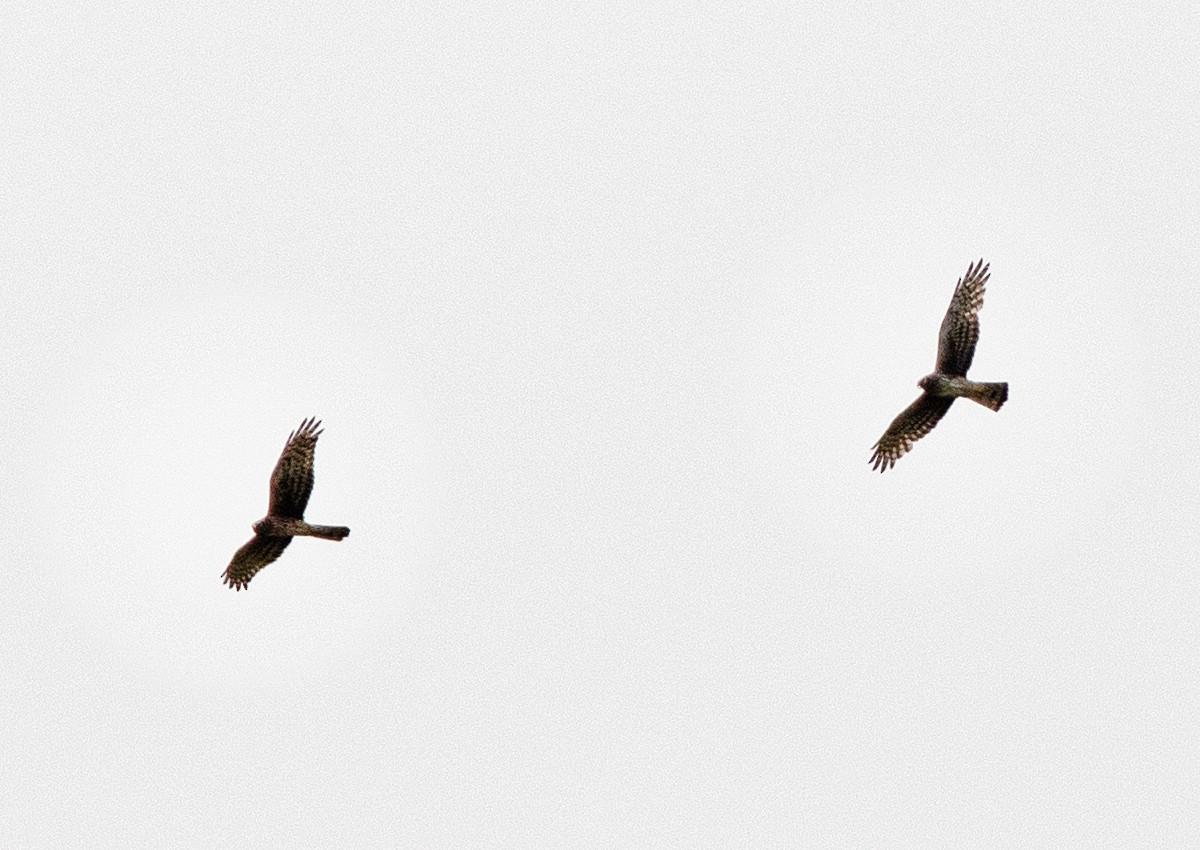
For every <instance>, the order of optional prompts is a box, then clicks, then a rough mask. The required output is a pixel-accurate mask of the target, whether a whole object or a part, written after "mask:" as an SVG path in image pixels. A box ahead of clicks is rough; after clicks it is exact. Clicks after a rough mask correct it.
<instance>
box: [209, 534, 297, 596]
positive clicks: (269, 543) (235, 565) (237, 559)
mask: <svg viewBox="0 0 1200 850" xmlns="http://www.w3.org/2000/svg"><path fill="white" fill-rule="evenodd" d="M291 542H292V538H290V537H260V536H258V535H257V534H256V535H254V537H252V538H251V539H250V541H249V542H248V543H246V545H245V546H243V547H242V548H241V549H238V550H237V552H235V553H234V555H233V560H232V561H230V562H229V566H228V567H226V568H225V577H224V579H225V583H226V584H227V585H229V586H230V587H232V588H233V589H234V590H241V589H242V588H243V587H245V586H246V585H247V584H249V583H250V579H252V578H254V574H255V573H256V572H258V571H259V570H261V569H262V568H263V567H265V566H266V565H267V564H269V563H271V562H272V561H274V560H275V559H276V558H278V557H279V556H280V555H282V554H283V550H284V549H286V548H287V547H288V544H289V543H291Z"/></svg>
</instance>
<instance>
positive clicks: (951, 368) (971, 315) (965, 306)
mask: <svg viewBox="0 0 1200 850" xmlns="http://www.w3.org/2000/svg"><path fill="white" fill-rule="evenodd" d="M988 277H989V274H988V267H987V266H985V265H984V264H983V260H982V259H981V260H980V261H979V262H978V263H975V264H974V265H972V266H968V267H967V273H966V275H964V276H963V277H962V278H960V279H959V281H958V285H957V286H956V287H954V295H953V296H952V297H951V298H950V308H949V309H948V310H946V318H944V319H942V329H941V332H940V333H939V334H938V353H937V365H936V366H935V367H934V370H933V372H931V373H930V374H928V375H926V376H925V377H924V378H922V379H921V380H919V381H918V382H917V386H918V387H920V388H921V389H922V390H924V392H923V393H921V395H920V396H919V397H918V398H917V400H916V401H914V402H913V403H912V404H910V405H909V406H908V407H906V408H904V411H903V412H902V413H901V414H900V415H899V416H897V417H896V418H895V419H893V420H892V424H891V425H889V426H888V428H887V430H886V431H884V432H883V436H882V437H880V438H879V442H877V443H876V444H875V445H874V446H872V447H871V448H873V449H874V450H875V453H874V454H873V455H871V460H870V461H869V463H873V464H874V466H873V467H872V469H878V470H879V471H880V472H884V471H886V470H887V469H888V467H891V466H895V465H896V461H897V460H899V459H900V457H901V456H902V455H903V454H904V453H905V452H907V451H908V450H909V449H911V448H912V447H913V443H915V442H916V441H917V440H919V439H921V438H922V437H924V436H925V435H926V434H928V433H929V432H930V431H932V430H933V426H935V425H937V424H938V420H940V419H941V418H942V417H943V416H945V415H946V411H947V410H949V409H950V405H952V404H953V403H954V399H956V398H958V397H959V396H961V397H963V398H969V399H971V401H975V402H978V403H979V404H982V405H983V406H984V407H989V408H991V409H992V410H999V409H1000V408H1001V407H1002V406H1003V405H1004V402H1006V401H1008V384H1007V383H991V384H985V383H980V382H978V381H969V380H967V369H969V368H971V360H972V358H974V356H975V343H976V342H978V341H979V310H980V308H981V307H983V289H984V286H985V285H986V284H987V281H988Z"/></svg>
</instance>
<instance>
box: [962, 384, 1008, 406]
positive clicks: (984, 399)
mask: <svg viewBox="0 0 1200 850" xmlns="http://www.w3.org/2000/svg"><path fill="white" fill-rule="evenodd" d="M967 398H969V399H971V401H977V402H979V403H980V404H982V405H983V406H984V407H990V408H991V409H992V410H999V409H1000V408H1001V407H1003V406H1004V402H1006V401H1008V384H1006V383H1003V382H1001V383H995V384H982V383H975V384H974V386H972V388H971V394H970V395H968V396H967Z"/></svg>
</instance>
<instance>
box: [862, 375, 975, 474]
mask: <svg viewBox="0 0 1200 850" xmlns="http://www.w3.org/2000/svg"><path fill="white" fill-rule="evenodd" d="M953 403H954V396H937V395H930V394H929V393H922V394H921V395H920V397H919V398H917V400H916V401H914V402H913V403H912V404H910V405H909V406H908V407H906V408H904V410H903V412H901V414H900V415H899V416H897V417H896V418H895V419H893V420H892V424H891V425H889V426H888V429H887V430H886V431H884V432H883V436H882V437H880V438H879V442H878V443H876V444H875V445H874V446H872V447H871V448H873V449H875V454H873V455H871V460H870V461H869V462H870V463H873V464H874V466H872V467H871V468H872V469H878V470H879V471H880V472H885V471H886V470H887V469H888V468H889V467H892V466H895V465H896V461H897V460H899V459H900V457H901V456H902V455H903V454H904V453H905V452H907V451H908V450H909V449H911V448H912V446H913V443H915V442H916V441H917V440H919V439H921V438H922V437H924V436H925V435H926V434H928V433H929V432H930V431H932V430H933V426H934V425H937V424H938V420H939V419H941V418H942V417H943V416H945V415H946V411H947V410H949V409H950V405H951V404H953Z"/></svg>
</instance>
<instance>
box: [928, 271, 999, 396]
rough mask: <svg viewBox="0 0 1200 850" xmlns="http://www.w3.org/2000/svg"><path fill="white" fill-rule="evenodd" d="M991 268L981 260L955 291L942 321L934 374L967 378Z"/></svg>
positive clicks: (968, 272) (960, 280) (977, 335)
mask: <svg viewBox="0 0 1200 850" xmlns="http://www.w3.org/2000/svg"><path fill="white" fill-rule="evenodd" d="M988 277H989V275H988V267H987V266H985V265H984V264H983V260H982V259H981V260H980V261H979V262H978V263H976V264H975V265H973V266H968V267H967V273H966V275H964V276H963V277H962V278H960V279H959V281H958V286H956V287H954V296H953V297H952V298H951V299H950V308H949V309H948V310H946V318H944V319H942V330H941V332H940V333H939V334H938V356H937V367H936V370H935V371H938V372H942V373H943V374H946V375H966V374H967V370H968V369H969V368H971V360H972V358H974V357H975V343H976V342H978V341H979V309H980V308H981V307H982V306H983V289H984V286H985V285H986V284H987V281H988Z"/></svg>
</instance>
